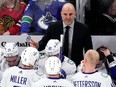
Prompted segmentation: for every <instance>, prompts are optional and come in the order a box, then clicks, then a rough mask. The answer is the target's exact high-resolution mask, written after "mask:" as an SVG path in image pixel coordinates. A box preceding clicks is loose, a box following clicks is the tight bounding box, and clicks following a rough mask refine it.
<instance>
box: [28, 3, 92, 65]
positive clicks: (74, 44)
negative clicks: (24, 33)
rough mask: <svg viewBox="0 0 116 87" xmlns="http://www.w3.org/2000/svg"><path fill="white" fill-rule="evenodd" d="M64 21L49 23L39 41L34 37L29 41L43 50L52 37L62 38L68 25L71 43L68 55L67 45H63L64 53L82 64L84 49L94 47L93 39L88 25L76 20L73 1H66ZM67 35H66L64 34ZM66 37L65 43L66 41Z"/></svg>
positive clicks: (31, 44)
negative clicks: (34, 39)
mask: <svg viewBox="0 0 116 87" xmlns="http://www.w3.org/2000/svg"><path fill="white" fill-rule="evenodd" d="M61 17H62V21H59V22H55V23H53V24H51V25H49V27H48V29H47V33H46V34H45V35H44V36H43V38H42V39H41V40H40V41H39V42H38V43H37V42H35V41H33V40H32V39H31V40H30V41H29V42H30V46H34V47H37V48H38V50H39V51H41V50H43V49H44V48H45V46H46V44H47V42H48V41H49V40H50V39H58V40H60V36H61V35H62V34H63V35H64V34H65V32H66V28H65V27H66V26H68V27H69V44H68V50H69V51H68V55H67V54H66V52H65V51H66V49H65V48H66V47H65V45H63V49H64V50H63V54H64V55H65V56H67V57H69V58H70V59H71V60H73V61H74V62H75V63H76V65H78V64H80V61H81V60H82V59H83V49H84V50H85V52H86V51H87V50H88V49H92V47H93V46H92V40H91V36H90V33H89V30H88V28H87V26H86V25H84V24H81V23H79V22H77V21H76V20H75V17H76V11H75V8H74V6H73V5H72V4H71V3H66V4H64V5H63V7H62V11H61ZM64 37H65V35H64ZM65 42H66V41H65V39H64V40H63V43H65Z"/></svg>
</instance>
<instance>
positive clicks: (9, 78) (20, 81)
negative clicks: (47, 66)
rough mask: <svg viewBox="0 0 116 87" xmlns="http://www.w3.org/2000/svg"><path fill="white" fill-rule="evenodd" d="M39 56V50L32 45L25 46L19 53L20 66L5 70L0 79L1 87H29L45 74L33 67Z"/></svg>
mask: <svg viewBox="0 0 116 87" xmlns="http://www.w3.org/2000/svg"><path fill="white" fill-rule="evenodd" d="M38 58H39V51H38V50H37V49H36V48H33V47H27V48H26V49H25V50H24V51H23V52H22V54H21V66H20V67H18V66H14V67H11V68H8V69H6V70H5V72H4V74H3V78H2V81H1V87H31V84H32V83H33V82H36V81H38V80H39V79H40V78H41V77H44V76H45V74H43V73H41V72H39V71H37V70H34V69H33V67H34V65H35V63H36V61H37V60H38Z"/></svg>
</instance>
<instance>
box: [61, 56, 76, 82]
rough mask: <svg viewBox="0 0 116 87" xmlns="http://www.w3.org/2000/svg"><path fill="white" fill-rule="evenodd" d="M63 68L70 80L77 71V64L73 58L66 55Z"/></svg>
mask: <svg viewBox="0 0 116 87" xmlns="http://www.w3.org/2000/svg"><path fill="white" fill-rule="evenodd" d="M61 68H62V69H63V70H64V71H65V72H66V75H67V76H66V79H67V80H69V81H70V79H71V77H72V75H73V74H74V73H75V72H76V64H75V63H74V62H73V61H72V60H71V59H69V58H67V57H65V58H64V61H63V62H62V67H61Z"/></svg>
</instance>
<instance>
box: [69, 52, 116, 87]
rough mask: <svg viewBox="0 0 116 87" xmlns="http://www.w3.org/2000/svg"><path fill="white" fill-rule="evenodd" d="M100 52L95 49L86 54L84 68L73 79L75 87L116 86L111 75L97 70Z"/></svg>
mask: <svg viewBox="0 0 116 87" xmlns="http://www.w3.org/2000/svg"><path fill="white" fill-rule="evenodd" d="M98 62H99V54H98V52H97V51H95V50H88V51H87V52H86V53H85V56H84V61H83V65H84V69H83V71H82V72H81V71H80V72H78V73H76V74H75V75H74V76H73V77H72V79H71V81H72V83H73V84H74V86H75V87H115V85H114V84H113V83H112V80H111V77H110V76H109V75H108V74H106V73H103V72H98V71H97V70H96V65H97V64H98Z"/></svg>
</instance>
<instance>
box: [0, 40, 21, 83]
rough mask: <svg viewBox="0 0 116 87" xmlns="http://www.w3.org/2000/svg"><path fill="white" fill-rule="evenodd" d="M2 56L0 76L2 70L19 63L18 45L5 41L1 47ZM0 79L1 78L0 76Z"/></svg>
mask: <svg viewBox="0 0 116 87" xmlns="http://www.w3.org/2000/svg"><path fill="white" fill-rule="evenodd" d="M3 53H4V57H3V58H2V59H1V62H0V72H1V73H0V74H1V77H2V74H3V72H4V71H5V70H6V69H7V68H9V67H12V66H18V65H19V63H20V57H19V52H18V46H17V45H16V44H15V43H12V42H9V43H6V44H5V46H4V48H3ZM0 81H1V78H0Z"/></svg>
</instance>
